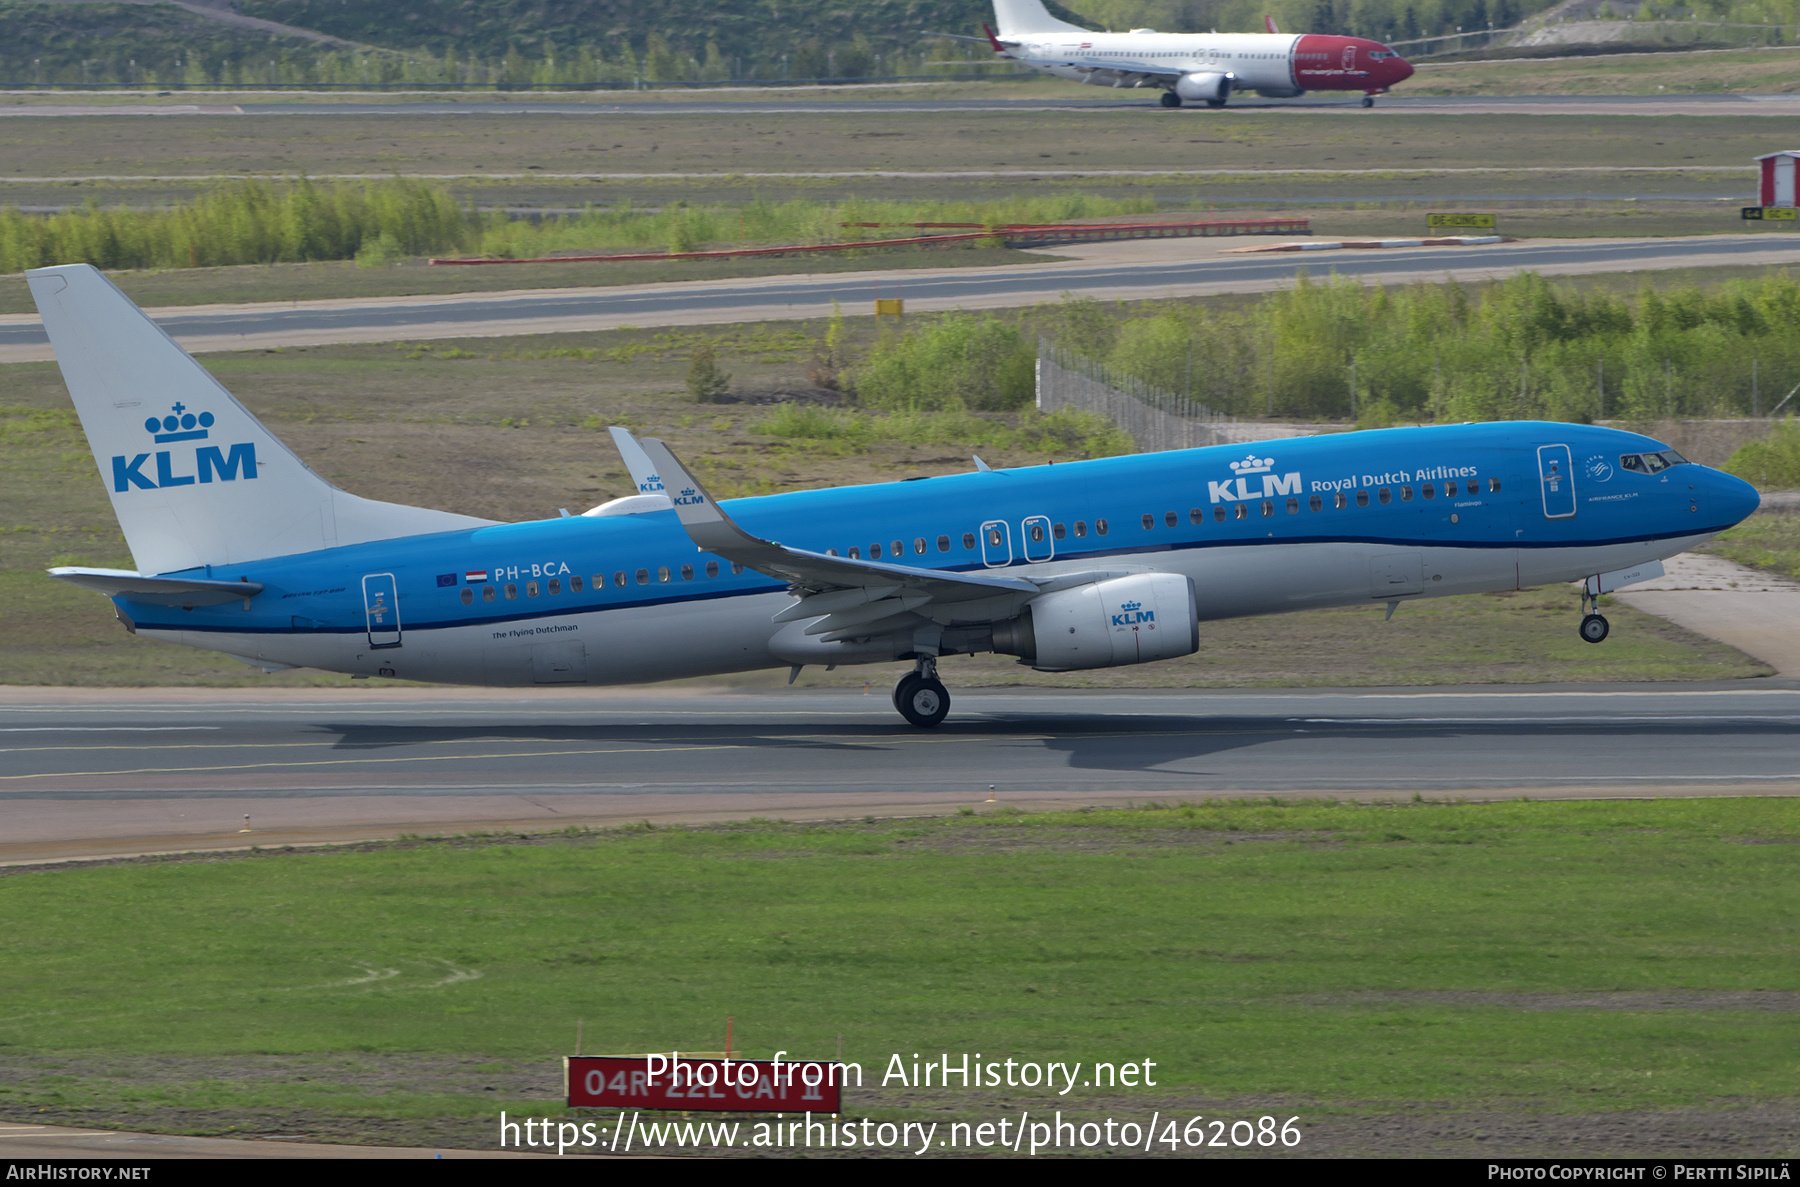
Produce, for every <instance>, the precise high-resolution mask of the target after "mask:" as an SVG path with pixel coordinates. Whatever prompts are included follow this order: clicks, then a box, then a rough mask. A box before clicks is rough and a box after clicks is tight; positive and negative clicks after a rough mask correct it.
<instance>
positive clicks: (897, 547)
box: [888, 540, 906, 560]
mask: <svg viewBox="0 0 1800 1187" xmlns="http://www.w3.org/2000/svg"><path fill="white" fill-rule="evenodd" d="M888 555H889V556H891V557H893V558H894V559H895V560H899V559H900V558H901V557H903V556H905V555H906V541H904V540H896V541H894V550H893V551H892V552H890V553H888Z"/></svg>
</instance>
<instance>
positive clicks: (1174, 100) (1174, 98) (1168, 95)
mask: <svg viewBox="0 0 1800 1187" xmlns="http://www.w3.org/2000/svg"><path fill="white" fill-rule="evenodd" d="M1162 105H1163V106H1164V107H1180V106H1181V96H1180V95H1177V94H1176V93H1175V92H1174V91H1164V92H1163V93H1162Z"/></svg>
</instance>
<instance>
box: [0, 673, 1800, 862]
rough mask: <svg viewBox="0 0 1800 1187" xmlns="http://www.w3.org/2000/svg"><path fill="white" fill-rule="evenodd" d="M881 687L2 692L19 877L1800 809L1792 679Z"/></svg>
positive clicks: (7, 810)
mask: <svg viewBox="0 0 1800 1187" xmlns="http://www.w3.org/2000/svg"><path fill="white" fill-rule="evenodd" d="M886 675H887V674H886V673H872V676H873V678H874V679H876V680H878V681H882V682H883V683H880V684H877V685H876V686H875V687H873V688H872V689H871V691H870V692H869V693H867V694H860V693H857V692H854V691H852V692H848V693H835V694H821V693H794V694H781V693H758V694H718V693H697V694H691V695H683V694H681V693H678V692H670V691H669V690H661V689H644V690H635V689H616V690H593V691H590V692H583V693H579V694H573V695H571V694H569V693H566V692H560V691H559V692H557V693H553V694H552V693H547V692H536V691H526V692H521V693H518V694H498V693H494V692H491V691H486V690H455V689H449V690H407V689H386V690H384V689H380V688H359V689H354V690H349V689H346V690H344V691H342V692H339V691H336V690H266V691H264V690H255V691H251V692H248V693H245V692H238V691H233V692H230V693H215V692H210V691H207V690H185V691H172V690H143V691H141V692H134V691H122V690H107V691H99V690H92V691H89V690H61V691H59V690H47V689H12V690H6V695H5V697H4V700H3V702H0V813H3V814H4V815H3V818H4V820H5V822H6V827H5V828H4V830H3V831H0V863H5V862H20V861H44V860H56V859H64V858H74V857H88V856H104V855H107V854H127V853H142V852H157V851H171V850H182V849H191V848H202V849H211V848H236V847H245V846H248V845H251V844H257V845H264V846H272V845H287V844H303V843H319V842H329V841H348V840H358V839H369V838H379V837H391V836H395V835H398V834H400V833H439V832H464V831H470V830H475V829H481V830H506V829H524V828H530V829H546V828H560V827H566V826H570V825H603V824H617V823H623V822H628V821H636V820H644V819H650V820H676V821H682V820H685V821H698V820H716V819H742V818H744V817H747V816H753V815H762V816H782V817H787V818H790V819H824V818H842V817H845V816H861V815H880V816H904V815H914V814H939V813H943V812H947V811H953V810H955V809H957V808H960V807H971V808H976V809H978V810H996V809H999V808H1004V807H1006V806H1008V805H1011V806H1019V807H1029V808H1040V807H1050V806H1063V807H1067V806H1071V805H1087V804H1096V805H1108V804H1110V805H1121V804H1125V803H1128V802H1133V801H1135V802H1143V801H1145V800H1151V799H1157V800H1169V799H1179V798H1201V797H1207V796H1218V795H1276V796H1284V797H1292V796H1339V797H1356V798H1377V799H1379V798H1388V797H1398V798H1404V799H1410V798H1411V797H1412V796H1414V795H1423V796H1426V797H1428V798H1429V797H1443V796H1450V797H1463V798H1472V799H1484V798H1504V797H1512V796H1519V795H1529V796H1533V797H1580V798H1587V797H1632V796H1652V795H1682V796H1692V795H1796V794H1800V682H1795V681H1767V682H1765V681H1756V682H1753V683H1740V684H1735V685H1730V686H1693V685H1645V686H1628V687H1620V686H1597V687H1582V688H1563V687H1552V688H1545V687H1530V688H1519V689H1509V690H1499V691H1496V690H1492V689H1479V688H1477V689H1425V690H1385V691H1384V690H1365V691H1355V692H1280V691H1229V692H1197V693H1186V692H1184V693H1110V694H1108V693H1094V692H1081V693H1047V694H1035V695H1034V694H1022V693H1005V692H955V671H954V663H953V662H951V663H947V665H946V667H945V675H946V677H947V679H948V681H949V682H950V684H951V687H952V690H953V692H954V694H955V698H956V703H955V707H954V709H953V710H952V714H951V717H950V720H949V721H948V722H947V723H946V724H945V725H944V726H943V727H941V728H939V729H937V730H932V731H917V730H913V729H911V728H910V727H908V726H906V725H904V724H903V723H902V722H901V721H900V720H899V718H898V717H897V716H896V714H895V713H894V711H893V709H892V706H891V705H890V704H889V702H888V696H887V689H886V687H885V679H886ZM990 785H992V787H993V789H994V790H993V791H992V792H990V791H989V790H988V789H989V786H990ZM990 796H991V797H992V802H991V803H990V802H989V799H990ZM246 815H248V816H249V817H250V820H249V821H248V822H245V821H244V819H243V818H244V817H245V816H246ZM246 827H247V828H249V829H250V830H251V831H249V832H242V831H240V830H241V829H244V828H246Z"/></svg>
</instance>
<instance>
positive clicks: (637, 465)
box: [606, 425, 664, 495]
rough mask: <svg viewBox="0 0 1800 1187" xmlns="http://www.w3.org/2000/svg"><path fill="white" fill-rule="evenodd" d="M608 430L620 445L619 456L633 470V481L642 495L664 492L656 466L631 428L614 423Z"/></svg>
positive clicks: (616, 443) (628, 468) (626, 466)
mask: <svg viewBox="0 0 1800 1187" xmlns="http://www.w3.org/2000/svg"><path fill="white" fill-rule="evenodd" d="M606 431H607V432H609V433H611V434H612V439H613V444H614V445H615V446H617V447H618V450H619V456H620V457H621V458H623V459H624V461H625V468H626V469H627V470H629V471H630V472H631V481H632V482H634V483H636V484H637V493H638V494H640V495H660V494H663V493H664V491H663V481H662V477H661V475H659V474H657V472H656V467H655V466H654V465H652V464H651V462H650V458H649V457H648V456H647V455H646V454H645V453H644V447H643V446H641V445H639V444H638V440H637V438H636V437H633V436H632V435H631V431H630V430H629V429H622V428H620V427H619V426H618V425H612V426H611V427H609V428H608V429H607V430H606Z"/></svg>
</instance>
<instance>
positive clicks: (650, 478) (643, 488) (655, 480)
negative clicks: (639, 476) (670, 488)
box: [638, 474, 663, 495]
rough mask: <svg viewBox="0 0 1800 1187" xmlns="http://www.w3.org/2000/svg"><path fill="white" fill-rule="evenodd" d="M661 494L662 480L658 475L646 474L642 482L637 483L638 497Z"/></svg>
mask: <svg viewBox="0 0 1800 1187" xmlns="http://www.w3.org/2000/svg"><path fill="white" fill-rule="evenodd" d="M662 493H663V480H662V478H661V476H660V475H656V474H646V475H644V480H643V481H642V482H640V483H638V494H640V495H660V494H662Z"/></svg>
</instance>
